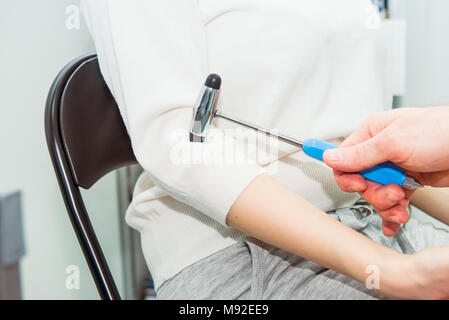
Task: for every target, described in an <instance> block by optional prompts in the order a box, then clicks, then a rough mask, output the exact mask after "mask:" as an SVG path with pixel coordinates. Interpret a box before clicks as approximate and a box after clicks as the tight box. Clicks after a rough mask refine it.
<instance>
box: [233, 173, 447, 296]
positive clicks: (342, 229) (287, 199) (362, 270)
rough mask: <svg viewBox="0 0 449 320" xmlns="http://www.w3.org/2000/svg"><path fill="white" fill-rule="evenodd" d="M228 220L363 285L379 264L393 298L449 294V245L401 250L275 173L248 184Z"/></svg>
mask: <svg viewBox="0 0 449 320" xmlns="http://www.w3.org/2000/svg"><path fill="white" fill-rule="evenodd" d="M227 224H228V225H230V226H232V227H234V228H236V229H238V230H241V231H243V232H245V233H246V234H249V235H250V236H253V237H255V238H258V239H260V240H262V241H264V242H266V243H269V244H272V245H274V246H276V247H279V248H282V249H284V250H287V251H289V252H292V253H294V254H297V255H299V256H302V257H304V258H306V259H309V260H311V261H314V262H316V263H319V264H320V265H323V266H325V267H328V268H330V269H333V270H335V271H338V272H340V273H342V274H345V275H347V276H349V277H351V278H353V279H356V280H358V281H360V282H361V283H365V281H366V278H367V277H368V275H369V274H367V273H366V270H367V269H366V268H367V267H368V266H370V265H376V266H377V267H378V268H379V270H380V275H381V277H380V289H379V291H380V292H381V293H383V294H385V295H387V296H389V297H394V298H411V299H442V298H449V247H441V248H431V249H426V250H423V251H421V252H419V253H417V254H413V255H403V254H399V253H397V252H396V251H394V250H392V249H390V248H387V247H384V246H381V245H380V244H378V243H376V242H374V241H372V240H370V239H368V238H367V237H365V236H363V235H361V234H360V233H358V232H356V231H354V230H352V229H351V228H349V227H347V226H345V225H344V224H342V223H341V222H339V221H337V220H335V219H333V218H332V217H330V216H328V215H327V214H326V213H325V212H323V211H321V210H320V209H318V208H317V207H315V206H314V205H312V204H311V203H309V202H307V201H306V200H304V199H303V198H301V197H300V196H299V195H298V194H296V193H294V192H293V191H291V190H289V189H288V188H286V187H284V186H283V185H281V184H280V183H279V182H278V181H276V180H275V179H274V178H272V177H271V176H268V175H259V176H258V177H256V178H255V179H254V180H253V181H252V182H251V183H250V184H249V185H248V186H247V187H246V188H245V190H244V191H243V192H242V193H241V194H240V196H239V197H238V199H237V200H236V201H235V203H234V204H233V206H232V207H231V209H230V211H229V214H228V216H227ZM435 270H437V271H438V272H434V271H435Z"/></svg>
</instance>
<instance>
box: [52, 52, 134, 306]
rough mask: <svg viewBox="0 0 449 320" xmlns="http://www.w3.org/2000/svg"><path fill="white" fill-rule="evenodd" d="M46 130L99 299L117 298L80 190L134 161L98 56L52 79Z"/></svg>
mask: <svg viewBox="0 0 449 320" xmlns="http://www.w3.org/2000/svg"><path fill="white" fill-rule="evenodd" d="M45 132H46V136H47V145H48V149H49V151H50V156H51V159H52V162H53V166H54V169H55V172H56V176H57V179H58V182H59V187H60V189H61V193H62V196H63V198H64V202H65V205H66V208H67V211H68V214H69V217H70V220H71V222H72V225H73V228H74V230H75V233H76V235H77V237H78V241H79V243H80V245H81V248H82V250H83V253H84V256H85V258H86V260H87V264H88V265H89V269H90V271H91V273H92V276H93V278H94V280H95V284H96V286H97V289H98V292H99V294H100V296H101V298H102V299H108V300H114V299H120V295H119V292H118V290H117V287H116V285H115V283H114V279H113V277H112V274H111V271H110V270H109V267H108V264H107V262H106V260H105V257H104V254H103V251H102V250H101V247H100V244H99V243H98V240H97V237H96V235H95V231H94V229H93V227H92V224H91V222H90V220H89V215H88V213H87V210H86V207H85V205H84V202H83V198H82V196H81V193H80V189H79V188H80V187H81V188H83V189H89V188H90V187H91V186H92V185H93V184H95V183H96V182H97V181H98V180H99V179H100V178H101V177H103V176H104V175H105V174H107V173H108V172H110V171H112V170H114V169H118V168H120V167H122V166H126V165H131V164H135V163H137V161H136V158H135V157H134V153H133V151H132V148H131V142H130V140H129V136H128V134H127V132H126V129H125V126H124V124H123V121H122V118H121V116H120V113H119V110H118V107H117V104H116V102H115V100H114V98H113V97H112V95H111V93H110V91H109V89H108V87H107V86H106V84H105V82H104V80H103V78H102V76H101V74H100V69H99V66H98V59H97V56H96V54H89V55H85V56H82V57H80V58H77V59H75V60H73V61H72V62H70V63H69V64H68V65H67V66H66V67H65V68H64V69H62V71H61V72H60V73H59V74H58V76H57V77H56V79H55V81H54V83H53V85H52V87H51V89H50V92H49V94H48V98H47V103H46V109H45Z"/></svg>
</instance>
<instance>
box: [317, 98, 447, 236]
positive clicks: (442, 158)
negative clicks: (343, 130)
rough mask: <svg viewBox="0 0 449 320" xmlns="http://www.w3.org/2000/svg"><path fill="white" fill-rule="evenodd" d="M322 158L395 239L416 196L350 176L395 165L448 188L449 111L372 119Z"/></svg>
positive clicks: (412, 111) (428, 110) (422, 111)
mask: <svg viewBox="0 0 449 320" xmlns="http://www.w3.org/2000/svg"><path fill="white" fill-rule="evenodd" d="M323 159H324V161H325V162H326V164H327V165H329V166H330V167H332V168H333V169H334V174H335V179H336V181H337V183H338V185H339V186H340V188H341V189H342V190H343V191H347V192H359V193H360V194H361V195H362V196H363V198H365V200H367V201H368V202H370V203H371V204H372V205H373V206H374V208H375V209H376V211H377V212H378V213H379V214H380V216H381V217H382V218H383V226H382V227H383V228H382V229H383V232H384V234H385V235H387V236H392V235H394V234H396V232H397V230H398V229H399V227H400V224H402V223H405V222H407V221H408V212H407V206H408V202H409V199H410V197H411V195H412V193H413V192H412V191H409V190H405V189H402V188H400V187H399V186H397V185H393V184H391V185H387V186H381V185H379V184H377V183H374V182H371V181H367V180H365V179H364V178H363V177H362V176H361V175H359V174H355V173H351V172H356V171H360V170H364V169H367V168H371V167H373V166H374V165H376V164H379V163H382V162H385V161H391V162H393V163H395V164H397V165H399V166H400V167H402V168H403V169H405V170H406V172H407V174H408V175H410V176H412V177H414V178H416V180H418V181H419V182H420V183H422V184H425V185H430V186H434V187H447V186H449V107H433V108H420V109H417V108H413V109H412V108H410V109H405V108H404V109H397V110H392V111H388V112H382V113H378V114H374V115H372V116H371V117H369V118H368V119H367V120H366V121H365V122H364V123H363V124H362V125H361V126H360V127H359V128H358V129H357V130H356V131H355V132H354V133H353V134H351V135H350V136H349V137H348V138H347V139H346V140H345V141H344V142H343V143H342V144H341V145H340V147H339V148H337V149H333V150H327V151H326V152H325V153H324V155H323Z"/></svg>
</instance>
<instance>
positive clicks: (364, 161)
mask: <svg viewBox="0 0 449 320" xmlns="http://www.w3.org/2000/svg"><path fill="white" fill-rule="evenodd" d="M382 149H383V148H382V147H381V146H380V145H379V143H378V139H377V137H376V138H372V139H369V140H366V141H364V142H362V143H359V144H357V145H354V146H351V147H341V148H336V149H330V150H326V151H325V152H324V154H323V160H324V162H325V163H326V164H327V165H328V166H329V167H331V168H333V169H336V170H338V171H343V172H355V171H360V170H364V169H368V168H371V167H373V166H375V165H377V164H379V163H382V162H385V161H388V159H386V153H385V152H382Z"/></svg>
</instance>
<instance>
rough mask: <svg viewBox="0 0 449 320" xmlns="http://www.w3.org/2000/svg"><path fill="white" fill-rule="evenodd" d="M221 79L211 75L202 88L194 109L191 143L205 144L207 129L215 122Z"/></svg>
mask: <svg viewBox="0 0 449 320" xmlns="http://www.w3.org/2000/svg"><path fill="white" fill-rule="evenodd" d="M220 86H221V78H220V76H219V75H216V74H210V75H209V76H208V77H207V79H206V82H205V83H204V85H203V86H202V87H201V91H200V94H199V96H198V99H197V101H196V103H195V106H194V107H193V114H192V123H191V126H190V141H191V142H203V141H204V139H205V137H206V135H207V129H208V127H209V126H210V125H211V123H212V121H213V120H214V117H215V113H216V112H217V103H218V98H219V96H220Z"/></svg>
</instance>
